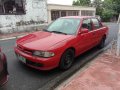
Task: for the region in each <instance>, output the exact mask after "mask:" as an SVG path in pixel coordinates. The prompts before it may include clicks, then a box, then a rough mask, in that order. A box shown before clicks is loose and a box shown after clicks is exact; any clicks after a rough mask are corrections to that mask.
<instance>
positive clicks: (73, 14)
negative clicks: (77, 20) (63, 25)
mask: <svg viewBox="0 0 120 90" xmlns="http://www.w3.org/2000/svg"><path fill="white" fill-rule="evenodd" d="M78 15H79V12H78V11H68V16H78Z"/></svg>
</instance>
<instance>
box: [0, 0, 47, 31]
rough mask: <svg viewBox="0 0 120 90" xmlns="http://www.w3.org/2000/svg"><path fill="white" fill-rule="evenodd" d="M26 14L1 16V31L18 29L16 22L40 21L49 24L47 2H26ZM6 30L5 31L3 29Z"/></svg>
mask: <svg viewBox="0 0 120 90" xmlns="http://www.w3.org/2000/svg"><path fill="white" fill-rule="evenodd" d="M25 1H26V2H25V9H26V14H24V15H0V31H3V30H4V31H3V32H7V31H8V29H7V27H9V30H10V28H11V29H12V28H16V22H20V21H30V20H33V21H40V20H43V21H45V22H47V1H46V0H25ZM3 28H4V29H3Z"/></svg>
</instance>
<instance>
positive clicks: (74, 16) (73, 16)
mask: <svg viewBox="0 0 120 90" xmlns="http://www.w3.org/2000/svg"><path fill="white" fill-rule="evenodd" d="M94 17H95V16H65V17H61V18H80V19H81V18H94Z"/></svg>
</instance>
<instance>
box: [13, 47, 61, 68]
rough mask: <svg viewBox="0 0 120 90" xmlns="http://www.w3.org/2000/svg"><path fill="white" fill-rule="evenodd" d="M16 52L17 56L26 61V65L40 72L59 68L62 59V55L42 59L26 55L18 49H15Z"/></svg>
mask: <svg viewBox="0 0 120 90" xmlns="http://www.w3.org/2000/svg"><path fill="white" fill-rule="evenodd" d="M14 50H15V53H16V55H20V56H22V57H24V58H25V59H26V63H24V64H26V65H27V66H30V67H32V68H35V69H38V70H51V69H53V68H56V67H58V65H59V61H60V57H61V55H56V56H54V57H51V58H40V57H35V56H32V55H29V54H26V53H24V52H22V51H20V50H19V49H17V48H14Z"/></svg>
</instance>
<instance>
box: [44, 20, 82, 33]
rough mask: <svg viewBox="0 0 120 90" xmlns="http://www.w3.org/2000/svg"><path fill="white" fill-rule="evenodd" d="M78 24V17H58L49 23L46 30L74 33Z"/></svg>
mask: <svg viewBox="0 0 120 90" xmlns="http://www.w3.org/2000/svg"><path fill="white" fill-rule="evenodd" d="M79 24H80V19H78V18H59V19H57V20H56V21H54V22H53V23H51V24H50V25H49V26H48V27H47V29H46V31H49V32H54V33H60V34H71V35H73V34H75V33H76V31H77V29H78V26H79Z"/></svg>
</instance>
